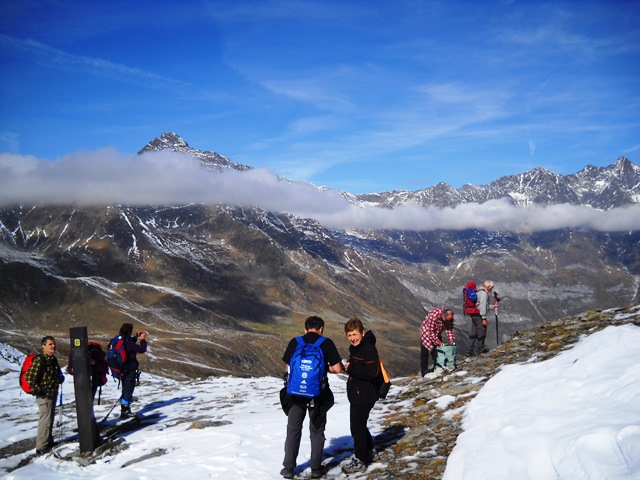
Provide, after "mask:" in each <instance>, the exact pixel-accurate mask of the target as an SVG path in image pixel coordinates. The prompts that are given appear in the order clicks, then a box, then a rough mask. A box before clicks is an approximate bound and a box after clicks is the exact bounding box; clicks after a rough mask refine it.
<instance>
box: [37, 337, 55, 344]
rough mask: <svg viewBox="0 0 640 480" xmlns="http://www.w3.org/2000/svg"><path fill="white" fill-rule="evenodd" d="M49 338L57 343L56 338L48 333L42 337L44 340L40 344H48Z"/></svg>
mask: <svg viewBox="0 0 640 480" xmlns="http://www.w3.org/2000/svg"><path fill="white" fill-rule="evenodd" d="M49 340H53V343H56V339H55V338H53V337H52V336H51V335H47V336H46V337H42V342H40V345H46V344H47V342H48V341H49Z"/></svg>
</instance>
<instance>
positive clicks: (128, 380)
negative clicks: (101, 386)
mask: <svg viewBox="0 0 640 480" xmlns="http://www.w3.org/2000/svg"><path fill="white" fill-rule="evenodd" d="M120 335H122V336H123V337H125V338H126V339H127V340H126V342H125V348H126V349H127V366H126V373H125V374H124V376H123V377H122V396H121V397H120V418H128V417H134V416H135V414H134V413H133V412H132V411H131V402H132V401H133V391H134V389H135V388H136V381H137V379H138V367H139V366H140V364H139V363H138V358H137V354H138V353H146V351H147V332H143V331H140V330H138V331H136V334H135V336H132V335H133V324H132V323H123V324H122V327H120ZM138 338H139V339H140V343H139V344H138V343H137V341H138Z"/></svg>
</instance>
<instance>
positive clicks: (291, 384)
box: [287, 337, 327, 398]
mask: <svg viewBox="0 0 640 480" xmlns="http://www.w3.org/2000/svg"><path fill="white" fill-rule="evenodd" d="M296 340H297V341H298V345H297V346H296V349H295V350H294V352H293V355H291V360H289V379H288V381H287V393H288V394H289V395H296V396H299V397H307V398H313V397H317V396H318V395H320V387H321V386H322V380H323V379H324V375H325V371H326V369H327V362H325V360H324V353H323V352H322V348H320V345H322V342H324V341H325V340H326V337H320V338H319V339H318V340H316V342H315V343H306V342H305V341H304V340H303V339H302V337H296Z"/></svg>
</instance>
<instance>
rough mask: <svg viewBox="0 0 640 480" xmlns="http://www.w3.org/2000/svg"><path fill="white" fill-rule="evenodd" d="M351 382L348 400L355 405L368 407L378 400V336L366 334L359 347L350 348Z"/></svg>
mask: <svg viewBox="0 0 640 480" xmlns="http://www.w3.org/2000/svg"><path fill="white" fill-rule="evenodd" d="M349 354H350V356H349V370H347V373H348V374H349V380H348V381H347V398H348V399H349V403H351V404H353V405H366V404H369V403H375V402H376V401H377V400H378V388H377V387H376V377H377V376H378V375H379V374H380V360H379V357H378V349H377V348H376V336H375V335H374V334H373V332H372V331H371V330H369V331H367V332H365V334H364V337H363V338H362V341H361V342H360V344H359V345H357V346H353V345H351V346H350V347H349Z"/></svg>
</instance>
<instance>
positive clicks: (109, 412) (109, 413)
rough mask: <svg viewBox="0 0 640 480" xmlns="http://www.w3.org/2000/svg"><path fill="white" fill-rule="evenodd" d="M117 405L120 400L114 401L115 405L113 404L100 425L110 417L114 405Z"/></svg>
mask: <svg viewBox="0 0 640 480" xmlns="http://www.w3.org/2000/svg"><path fill="white" fill-rule="evenodd" d="M118 403H120V399H118V400H116V403H114V404H113V407H111V409H110V410H109V411H108V412H107V414H106V415H105V416H104V418H103V419H102V420H100V423H102V422H104V421H105V420H106V419H107V418H109V415H111V412H113V409H114V408H116V405H118Z"/></svg>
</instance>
